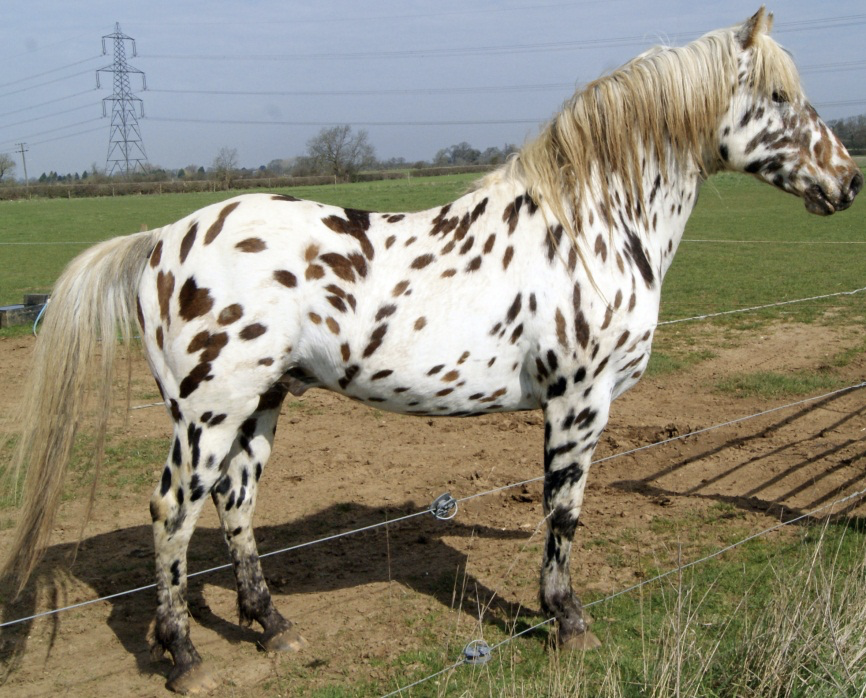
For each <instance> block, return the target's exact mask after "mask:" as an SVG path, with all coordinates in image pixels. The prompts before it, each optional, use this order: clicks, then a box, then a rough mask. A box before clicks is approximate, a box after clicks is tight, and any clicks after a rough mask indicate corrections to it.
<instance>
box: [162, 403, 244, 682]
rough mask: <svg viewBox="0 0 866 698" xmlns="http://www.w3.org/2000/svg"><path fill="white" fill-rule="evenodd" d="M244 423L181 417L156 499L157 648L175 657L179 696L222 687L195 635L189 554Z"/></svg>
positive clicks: (173, 678)
mask: <svg viewBox="0 0 866 698" xmlns="http://www.w3.org/2000/svg"><path fill="white" fill-rule="evenodd" d="M206 414H207V413H205V415H206ZM205 415H202V416H203V417H204V416H205ZM240 419H243V416H241V417H240ZM238 421H239V420H238V419H231V418H227V417H226V415H221V420H220V421H219V423H214V422H211V423H210V424H208V423H207V421H205V420H201V421H199V422H195V421H188V420H187V419H185V418H184V417H183V416H182V415H180V414H177V415H176V418H175V425H174V439H173V442H172V448H171V452H170V454H169V457H168V460H167V462H166V465H165V469H164V470H163V473H162V478H161V481H160V484H159V485H157V487H156V489H155V490H154V493H153V496H152V497H151V500H150V514H151V518H152V519H153V535H154V547H155V554H156V588H157V599H158V605H157V611H156V623H155V627H154V637H153V638H152V639H153V650H154V653H155V654H161V652H162V651H166V650H167V651H168V652H169V653H170V654H171V656H172V659H173V660H174V668H173V669H172V670H171V672H170V673H169V677H168V682H167V684H166V686H167V687H168V688H169V689H171V690H173V691H177V692H178V693H195V692H198V691H203V690H209V689H211V688H213V687H214V686H215V685H216V684H215V682H214V681H213V679H211V677H210V676H209V675H208V673H207V671H206V670H205V669H204V668H203V667H202V660H201V656H200V655H199V653H198V652H197V651H196V649H195V646H194V645H193V644H192V640H191V639H190V635H189V631H190V627H189V615H188V613H187V601H186V596H187V578H186V576H187V557H186V553H187V547H188V545H189V540H190V537H191V536H192V533H193V530H194V529H195V524H196V521H197V520H198V516H199V514H200V513H201V507H202V505H203V504H204V501H205V495H206V494H207V493H208V492H210V491H211V490H212V489H213V486H214V485H215V484H216V482H217V480H218V479H219V478H220V468H219V465H220V463H221V462H222V461H223V460H224V459H225V457H226V456H227V454H228V453H229V450H230V449H231V446H232V443H233V442H234V440H235V437H236V435H237V433H238V427H239V423H238Z"/></svg>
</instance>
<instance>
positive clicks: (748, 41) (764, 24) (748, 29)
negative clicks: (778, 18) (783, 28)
mask: <svg viewBox="0 0 866 698" xmlns="http://www.w3.org/2000/svg"><path fill="white" fill-rule="evenodd" d="M772 24H773V15H767V10H766V8H765V7H764V6H763V5H761V9H760V10H758V11H757V12H756V13H755V14H754V15H752V16H751V18H749V19H748V20H747V21H746V23H745V24H744V25H743V26H742V27H740V30H739V31H738V32H737V39H738V40H739V42H740V46H742V47H743V48H744V49H747V48H749V47H750V46H751V45H752V44H753V43H755V37H756V36H758V34H760V33H762V32H768V31H770V27H771V26H772Z"/></svg>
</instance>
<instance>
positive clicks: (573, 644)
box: [559, 630, 601, 652]
mask: <svg viewBox="0 0 866 698" xmlns="http://www.w3.org/2000/svg"><path fill="white" fill-rule="evenodd" d="M599 647H601V640H599V639H598V638H597V637H596V636H595V633H593V632H592V631H591V630H585V631H583V632H582V633H578V634H576V635H572V636H571V637H569V638H567V639H565V640H560V641H559V648H560V649H562V650H566V651H567V652H587V651H589V650H594V649H598V648H599Z"/></svg>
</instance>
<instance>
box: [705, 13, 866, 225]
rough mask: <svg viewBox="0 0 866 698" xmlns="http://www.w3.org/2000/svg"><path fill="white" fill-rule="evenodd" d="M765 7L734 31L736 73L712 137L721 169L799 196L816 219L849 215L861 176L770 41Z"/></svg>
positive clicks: (770, 19)
mask: <svg viewBox="0 0 866 698" xmlns="http://www.w3.org/2000/svg"><path fill="white" fill-rule="evenodd" d="M772 23H773V16H772V15H768V14H765V12H764V8H761V9H760V10H759V11H758V13H757V14H756V15H755V16H754V17H752V18H751V19H750V20H748V21H747V22H746V23H745V24H744V25H743V26H742V27H740V28H738V29H736V30H735V40H736V42H737V43H738V44H739V48H740V53H739V60H738V63H739V66H738V68H739V70H738V76H737V80H736V85H735V86H734V92H733V97H732V99H731V104H730V108H729V110H728V112H727V113H726V114H725V116H724V118H723V121H722V124H721V126H720V131H719V156H720V159H721V161H722V166H723V167H724V168H727V169H731V170H737V171H740V172H748V173H750V174H753V175H754V176H756V177H758V178H759V179H763V180H764V181H766V182H769V183H770V184H773V185H774V186H776V187H778V188H779V189H782V190H784V191H787V192H790V193H792V194H796V195H797V196H800V197H802V198H803V199H804V200H805V202H806V209H807V210H808V211H810V212H811V213H816V214H819V215H822V216H826V215H830V214H831V213H834V212H835V211H842V210H844V209H846V208H848V207H849V206H850V205H851V204H852V202H853V201H854V197H855V196H856V195H857V193H858V192H859V191H860V190H861V189H862V188H863V174H862V173H861V171H860V168H859V167H858V166H857V164H856V163H855V162H854V161H853V160H852V159H851V157H850V156H849V155H848V151H847V150H845V146H843V145H842V143H841V142H840V141H839V139H838V138H837V137H836V136H835V135H834V134H833V132H832V131H830V129H829V128H827V126H826V124H824V122H823V121H822V120H821V119H820V117H819V116H818V113H817V112H816V111H815V110H814V109H813V108H812V105H811V104H809V102H808V100H807V99H806V97H805V95H804V94H803V91H802V88H801V87H800V81H799V77H798V76H797V72H796V69H795V67H794V63H793V61H792V60H791V58H790V56H789V55H788V54H787V53H786V52H785V51H784V49H782V48H781V47H780V46H779V45H778V44H777V43H775V42H774V41H773V40H772V39H771V38H770V37H769V35H768V34H769V30H770V28H771V26H772Z"/></svg>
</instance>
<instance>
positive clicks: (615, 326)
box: [8, 11, 863, 692]
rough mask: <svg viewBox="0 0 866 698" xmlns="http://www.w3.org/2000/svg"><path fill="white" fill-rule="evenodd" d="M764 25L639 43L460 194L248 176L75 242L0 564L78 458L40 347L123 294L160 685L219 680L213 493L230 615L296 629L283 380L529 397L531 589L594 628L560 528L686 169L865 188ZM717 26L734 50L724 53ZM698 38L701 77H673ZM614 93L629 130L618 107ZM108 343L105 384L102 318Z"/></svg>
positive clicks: (492, 404)
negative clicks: (286, 555) (359, 196)
mask: <svg viewBox="0 0 866 698" xmlns="http://www.w3.org/2000/svg"><path fill="white" fill-rule="evenodd" d="M769 23H770V20H769V18H768V17H767V16H766V15H765V14H764V12H763V11H761V12H759V13H758V14H757V15H755V17H753V18H751V19H750V20H749V21H748V22H746V23H745V24H744V25H742V26H738V27H735V28H733V29H729V30H722V31H720V32H715V33H713V34H710V35H708V36H707V37H704V38H703V39H701V40H698V42H695V43H694V44H691V45H690V46H688V47H685V48H684V49H653V50H652V51H649V52H647V53H646V54H644V55H643V56H640V57H638V58H637V59H635V60H634V61H632V62H631V63H629V64H627V65H626V66H625V67H624V68H622V69H621V70H620V71H617V72H616V73H614V74H613V75H611V76H608V77H607V78H602V79H601V80H600V81H598V82H597V83H594V84H593V85H591V86H589V87H588V88H587V89H586V90H585V91H581V92H578V93H577V94H576V95H575V97H573V98H572V100H571V102H569V103H567V104H566V106H565V107H564V108H563V111H562V112H561V113H560V114H559V115H557V117H556V119H554V121H553V122H552V123H551V124H550V125H549V126H548V127H547V129H546V130H545V131H544V132H543V133H542V135H541V136H540V137H539V139H538V140H537V141H536V142H534V143H532V144H529V145H527V146H526V148H524V149H523V150H522V151H521V152H520V154H518V156H517V158H515V160H514V161H513V162H512V163H511V164H509V165H508V166H506V167H505V168H503V169H501V170H499V171H497V172H494V173H493V174H491V175H489V176H488V177H486V178H485V179H483V180H482V181H481V182H480V183H479V185H478V186H477V187H476V188H475V189H474V190H473V191H471V192H470V193H468V194H466V195H465V196H463V197H462V198H460V199H458V200H457V201H455V202H453V203H451V204H448V205H445V206H442V207H439V208H436V209H433V210H429V211H422V212H417V213H369V212H366V211H358V210H354V209H344V208H339V207H334V206H326V205H323V204H319V203H313V202H308V201H301V200H298V199H295V198H293V197H290V196H283V195H268V194H253V195H246V196H240V197H237V198H234V199H231V200H228V201H225V202H222V203H219V204H215V205H213V206H209V207H207V208H205V209H203V210H201V211H198V212H196V213H194V214H192V215H190V216H188V217H186V218H184V219H183V220H181V221H178V222H177V223H174V224H172V225H169V226H166V227H164V228H162V229H160V230H155V231H152V232H145V233H140V234H138V235H132V236H128V237H126V238H118V239H116V240H113V241H109V242H108V243H104V244H103V245H101V246H97V247H95V248H93V249H92V250H90V251H88V252H86V253H84V255H82V256H81V257H80V258H78V259H77V260H75V261H74V262H73V263H72V265H71V267H70V269H69V270H68V271H67V272H66V273H65V274H64V276H63V277H62V278H61V280H60V281H59V282H58V287H57V289H56V291H55V294H54V302H53V303H52V304H51V306H50V310H49V316H48V317H47V318H46V324H45V325H44V329H43V331H42V336H41V338H40V345H39V346H40V349H39V352H40V353H39V354H38V356H37V359H36V362H37V364H38V365H39V366H41V367H42V368H41V369H40V370H39V371H37V372H36V373H37V375H38V376H39V377H37V378H36V379H34V382H33V383H32V384H31V387H30V392H31V393H32V394H33V395H34V396H36V397H34V399H33V402H34V404H35V407H33V408H31V410H30V413H31V418H30V426H25V435H24V437H22V444H23V446H22V453H23V454H24V455H22V456H20V457H21V458H22V460H26V461H27V462H28V465H29V474H28V477H32V478H33V479H35V480H36V482H38V483H39V485H38V487H39V488H40V489H39V490H38V491H39V493H40V496H34V497H33V499H32V500H28V502H29V503H28V504H25V509H24V513H23V516H22V528H21V530H22V531H23V532H22V533H19V537H18V542H17V543H16V544H15V547H14V548H13V555H12V558H11V561H10V562H9V563H8V569H10V570H13V571H18V572H19V573H20V574H21V576H22V578H25V579H26V576H27V574H28V573H29V571H30V570H31V569H32V567H33V565H34V564H35V560H36V555H37V554H38V549H39V547H40V546H41V545H44V543H45V541H46V536H47V533H46V531H48V530H50V521H51V518H52V516H53V510H52V508H51V507H52V506H56V504H55V505H52V504H51V502H52V501H54V500H52V496H54V498H55V500H56V496H55V495H56V492H57V491H59V490H58V489H57V488H58V487H59V485H57V482H58V478H59V481H60V482H62V471H63V468H64V467H65V459H66V458H67V457H68V453H66V455H64V449H66V451H67V452H68V447H69V443H70V439H71V436H70V434H71V433H72V432H73V428H72V427H70V426H69V425H68V424H67V425H60V424H53V425H52V424H51V423H50V422H47V421H46V420H45V419H44V418H41V415H44V414H48V413H49V410H51V409H52V405H55V406H56V405H57V404H63V405H65V406H66V407H67V408H69V406H70V405H76V406H77V405H78V403H79V402H80V395H81V394H82V390H83V388H81V387H80V384H79V383H75V382H74V381H68V380H57V378H58V375H53V374H51V371H52V370H53V371H55V372H56V373H58V374H59V375H60V377H63V376H66V375H67V374H69V375H73V374H74V375H78V374H80V373H82V372H84V370H85V369H86V368H87V367H88V366H90V364H92V363H93V362H94V359H93V358H92V357H93V356H94V355H95V354H96V348H95V345H96V344H97V340H92V341H90V343H89V344H88V340H87V338H88V337H97V338H98V337H99V336H104V337H106V338H107V339H110V338H112V337H113V333H114V328H115V327H116V325H117V324H118V323H119V324H120V325H121V326H122V327H124V328H126V332H127V333H129V332H130V330H129V324H130V322H131V321H130V319H129V316H131V315H133V314H135V315H137V319H138V324H139V327H140V331H141V337H142V339H143V344H144V349H145V353H146V356H147V360H148V362H149V364H150V367H151V369H152V371H153V375H154V376H155V378H156V381H157V383H158V385H159V390H160V393H161V395H162V396H163V398H164V400H165V404H166V407H167V409H168V411H169V413H170V415H171V418H172V420H173V423H174V436H173V439H172V443H171V447H170V450H169V455H168V458H167V460H166V463H165V466H164V469H163V470H162V474H161V477H160V482H159V484H158V485H157V487H156V489H155V491H154V494H153V496H152V498H151V502H150V511H151V515H152V519H153V530H154V540H155V549H156V573H157V593H158V607H157V616H156V622H155V627H154V636H153V642H154V646H155V647H156V649H157V650H160V651H168V652H169V653H170V654H171V656H172V659H173V660H174V665H175V666H174V669H173V670H172V672H171V674H170V675H169V680H168V687H169V688H171V689H173V690H176V691H179V692H187V691H196V690H202V689H207V688H209V687H210V686H212V685H213V681H212V679H211V678H210V677H209V675H208V673H207V671H206V669H205V668H204V667H203V665H202V662H201V658H200V656H199V654H198V652H197V651H196V649H195V647H194V646H193V644H192V641H191V639H190V632H189V620H188V614H187V609H186V584H187V582H186V579H187V561H186V560H187V558H186V552H187V546H188V543H189V539H190V536H191V535H192V532H193V529H194V528H195V525H196V521H197V519H198V516H199V513H200V511H201V508H202V506H203V504H204V502H205V499H206V498H207V496H208V495H209V496H210V497H211V499H212V500H213V502H214V503H215V505H216V507H217V510H218V512H219V517H220V521H221V524H222V528H223V532H224V535H225V539H226V542H227V544H228V547H229V550H230V554H231V559H232V563H233V566H234V571H235V575H236V579H237V588H238V608H239V613H240V618H241V621H242V622H245V623H251V622H253V621H255V622H257V623H258V624H260V625H261V626H262V628H263V636H262V638H261V640H260V642H261V644H262V645H263V646H264V647H266V648H268V649H276V650H282V649H286V650H294V649H299V648H300V647H301V646H302V645H303V644H304V640H303V639H302V638H301V636H300V635H299V634H298V633H297V631H296V630H295V629H294V628H293V627H292V624H291V623H290V622H289V621H288V620H286V619H285V618H284V617H283V616H282V615H281V613H280V612H279V611H278V610H277V609H276V608H275V607H274V605H273V603H272V601H271V597H270V594H269V592H268V589H267V585H266V584H265V581H264V577H263V574H262V570H261V566H260V564H259V561H258V556H257V552H256V545H255V541H254V538H253V531H252V526H251V517H252V513H253V509H254V507H255V502H256V494H257V489H258V485H259V481H260V478H261V476H262V471H263V468H264V467H265V464H266V463H267V460H268V456H269V454H270V451H271V448H272V444H273V437H274V433H275V430H276V423H277V418H278V415H279V410H280V405H281V402H282V400H283V398H284V397H285V395H286V394H287V393H288V392H291V393H293V394H295V395H300V394H301V393H303V392H304V391H305V390H307V389H309V388H313V387H319V388H325V389H328V390H332V391H334V392H338V393H341V394H343V395H346V396H348V397H351V398H353V399H355V400H358V401H361V402H364V403H366V404H369V405H372V406H375V407H377V408H379V409H386V410H391V411H395V412H400V413H405V414H417V415H428V416H429V415H433V416H470V415H477V414H489V413H493V412H505V411H512V410H529V409H536V408H539V407H540V408H541V409H542V410H543V411H544V424H545V429H544V473H545V476H544V510H545V513H546V519H547V524H548V532H547V542H546V545H545V549H544V554H543V563H542V569H541V581H540V600H541V605H542V608H543V610H544V611H545V612H546V613H550V614H552V615H553V616H555V618H556V620H557V623H558V640H559V642H560V643H561V644H562V645H565V646H571V647H592V646H594V645H595V644H597V640H596V639H595V637H594V636H593V635H592V633H591V632H590V631H589V630H588V629H587V624H586V619H585V618H584V615H583V612H582V609H581V605H580V602H579V600H578V598H577V597H576V596H575V594H574V593H573V591H572V584H571V579H570V565H569V562H570V550H571V544H572V538H573V535H574V531H575V527H576V526H577V522H578V516H579V514H580V509H581V504H582V500H583V493H584V488H585V486H586V479H587V474H588V472H589V467H590V462H591V457H592V453H593V450H594V449H595V446H596V444H597V443H598V440H599V437H600V436H601V433H602V430H603V429H604V427H605V424H606V422H607V419H608V413H609V409H610V404H611V401H612V400H613V399H614V398H615V397H617V396H618V395H620V394H621V393H622V392H624V391H625V390H627V389H628V388H629V387H631V386H632V385H634V384H635V382H636V381H637V380H638V379H639V378H640V376H641V373H642V372H643V371H644V369H645V368H646V364H647V360H648V358H649V353H650V345H651V342H652V337H653V332H654V330H655V327H656V322H657V317H658V308H659V297H660V291H661V285H662V279H663V277H664V275H665V272H666V271H667V269H668V267H669V266H670V264H671V261H672V259H673V255H674V253H675V251H676V248H677V245H678V243H679V241H680V239H681V235H682V232H683V229H684V226H685V223H686V220H687V218H688V216H689V214H690V212H691V210H692V208H693V207H694V205H695V202H696V199H697V195H698V190H699V187H700V184H701V182H702V181H703V179H704V178H705V177H706V176H707V175H708V174H710V173H712V172H715V171H718V170H720V169H730V170H736V171H743V172H747V173H750V174H753V175H755V176H757V177H759V178H761V179H764V180H766V181H768V182H769V183H771V184H773V185H775V186H777V187H779V188H781V189H784V190H786V191H789V192H792V193H795V194H798V195H800V196H802V197H803V198H804V199H805V201H806V206H807V209H809V210H810V211H812V212H815V213H821V214H829V213H832V212H833V211H835V210H841V209H843V208H847V207H848V206H849V205H850V204H851V202H852V201H853V198H854V196H855V195H856V194H857V192H858V191H859V190H860V188H861V187H862V181H863V178H862V174H861V173H860V171H859V169H858V168H857V167H856V166H855V165H854V163H853V162H852V161H851V159H850V158H849V157H848V155H847V153H846V152H845V150H844V148H843V147H842V146H841V144H840V143H839V141H838V140H837V139H836V138H835V137H834V136H833V135H832V134H831V133H830V132H829V131H828V130H827V128H826V126H824V124H823V123H822V122H821V121H820V119H819V118H818V117H817V115H816V114H815V112H814V110H813V109H812V108H811V107H810V106H809V105H808V102H806V100H805V98H804V97H803V96H802V94H801V92H800V91H799V83H798V82H797V81H796V75H795V73H793V72H792V71H793V68H792V67H791V66H792V64H790V63H789V62H785V61H789V59H787V58H785V57H784V54H783V52H782V51H781V50H780V49H779V47H778V45H776V44H775V43H774V42H772V40H771V39H769V37H767V36H766V34H767V31H768V29H769ZM723 48H724V49H725V50H727V51H728V52H729V53H730V56H728V57H727V59H726V60H721V61H720V60H719V59H718V56H719V55H720V54H722V55H725V54H724V52H723V50H722V49H723ZM707 56H709V57H710V58H707ZM701 60H703V61H704V63H703V64H700V65H699V67H698V68H697V69H696V70H700V71H702V72H700V75H701V76H702V77H703V78H704V79H703V80H701V81H697V80H693V81H691V82H688V81H684V80H683V71H685V70H686V69H688V68H689V65H688V64H689V63H690V62H691V63H700V61H701ZM719 63H721V65H719ZM712 70H715V71H716V72H717V73H719V76H717V79H716V82H718V83H719V85H717V86H715V87H714V88H711V87H710V86H708V84H707V83H709V84H712V82H713V81H712V80H707V79H705V78H706V75H708V74H712ZM654 71H655V72H654ZM664 71H667V73H671V74H672V75H673V77H672V78H671V84H675V83H677V84H678V87H677V88H676V89H677V90H678V92H676V94H681V93H682V85H683V84H692V85H698V86H699V87H695V88H693V89H695V90H698V92H697V94H695V95H693V96H692V98H691V100H690V101H689V102H688V104H686V105H684V106H683V113H684V114H685V116H684V117H683V118H682V119H680V118H679V117H680V115H679V113H676V114H675V113H673V111H674V110H668V111H662V112H660V115H655V116H653V115H652V114H649V115H647V113H648V112H650V111H651V102H652V101H655V102H662V101H664V100H662V99H661V98H659V96H658V95H652V94H650V95H649V96H647V95H643V96H642V95H641V86H642V85H644V86H645V84H649V83H648V82H647V81H646V80H644V79H643V78H642V77H641V75H642V74H644V73H653V74H654V75H655V78H654V81H653V82H652V84H653V85H657V84H664V83H663V81H662V79H661V78H660V77H659V75H663V72H664ZM677 71H679V72H677ZM656 78H657V79H656ZM661 89H664V88H661ZM672 89H673V88H672ZM702 89H703V90H707V93H706V94H705V93H702V92H700V90H702ZM711 89H712V90H713V91H712V93H710V92H709V91H710V90H711ZM672 94H675V92H674V91H671V93H670V94H669V95H666V97H665V99H666V100H668V101H669V100H670V99H671V96H670V95H672ZM641 100H643V101H641ZM708 105H709V106H708ZM713 105H715V106H713ZM699 109H703V110H705V112H707V113H704V112H701V111H698V110H699ZM689 110H691V111H689ZM617 115H619V117H620V118H623V119H625V123H628V125H629V128H631V129H633V130H632V131H628V130H627V129H625V128H621V129H616V128H614V127H615V126H616V124H615V122H614V119H615V117H616V116H617ZM642 119H644V120H646V121H647V123H643V122H642ZM600 124H601V125H602V126H604V125H607V126H608V127H610V129H609V130H608V131H604V129H602V128H601V127H600V126H599V125H600ZM576 126H577V127H580V128H575V127H576ZM575 133H577V134H578V135H577V136H576V135H575ZM581 134H582V135H581ZM586 134H594V135H595V136H596V137H597V138H600V139H602V140H601V141H600V142H596V141H594V140H592V139H591V138H587V135H586ZM623 134H626V135H623ZM581 138H582V140H581ZM618 138H619V140H617V139H618ZM605 139H606V140H605ZM551 173H552V174H551ZM67 316H71V317H73V318H74V319H75V321H74V322H73V323H71V328H70V325H69V324H64V317H67ZM100 333H101V334H100ZM103 345H104V346H103V351H102V355H103V361H105V362H107V363H105V364H103V367H102V369H101V370H102V374H101V375H102V377H103V380H102V385H103V386H109V385H110V381H109V380H108V379H107V377H108V376H110V370H111V352H112V351H113V350H112V346H113V342H112V341H107V342H104V343H103ZM58 357H60V358H62V359H64V360H61V361H58ZM58 384H59V385H60V386H61V387H60V388H58V387H57V386H58ZM63 386H66V387H63ZM64 391H65V392H64ZM102 394H103V395H107V387H105V390H104V391H103V393H102ZM70 409H71V408H70ZM75 409H78V408H77V407H75ZM69 421H71V422H73V423H74V422H75V421H76V420H75V419H71V420H69ZM46 424H48V426H46ZM28 429H29V431H28ZM64 429H65V430H64ZM64 435H65V436H64ZM64 439H65V441H64ZM43 442H44V443H43ZM46 444H47V445H46ZM58 453H60V456H59V457H57V454H58ZM46 482H47V483H48V484H46ZM52 488H53V489H52ZM31 491H32V486H31ZM52 493H54V494H52ZM46 502H47V504H46ZM45 521H48V524H47V526H48V527H49V528H46V525H45V523H44V522H45ZM22 583H23V582H22Z"/></svg>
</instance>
